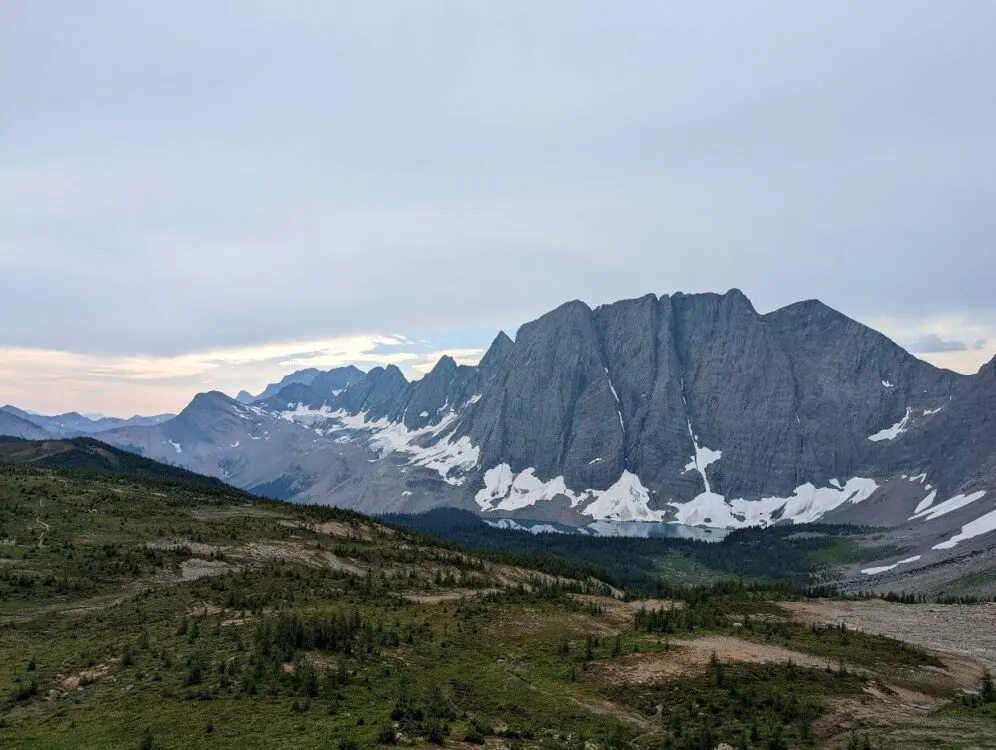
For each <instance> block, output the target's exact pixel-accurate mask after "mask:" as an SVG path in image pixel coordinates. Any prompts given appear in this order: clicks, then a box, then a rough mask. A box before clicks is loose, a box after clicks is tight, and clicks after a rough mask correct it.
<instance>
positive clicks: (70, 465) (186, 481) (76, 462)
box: [0, 437, 232, 490]
mask: <svg viewBox="0 0 996 750" xmlns="http://www.w3.org/2000/svg"><path fill="white" fill-rule="evenodd" d="M0 463H10V464H27V465H30V466H33V467H36V468H40V469H66V470H73V471H83V472H95V473H98V474H101V475H105V476H107V475H110V476H116V477H122V478H129V479H148V480H153V481H161V482H169V483H171V484H172V485H178V486H184V487H192V488H198V489H202V490H223V489H225V490H231V489H232V488H231V487H228V486H227V485H226V484H225V483H224V482H221V481H219V480H217V479H215V478H213V477H206V476H204V475H203V474H197V473H195V472H192V471H188V470H187V469H183V468H180V467H178V466H170V465H169V464H163V463H160V462H158V461H153V460H151V459H148V458H143V457H142V456H137V455H135V454H134V453H130V452H128V451H123V450H121V449H119V448H114V447H113V446H110V445H107V444H106V443H102V442H100V441H99V440H96V439H94V438H72V439H69V440H41V441H38V440H36V441H30V440H17V439H12V438H3V437H0Z"/></svg>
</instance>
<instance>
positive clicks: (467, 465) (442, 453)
mask: <svg viewBox="0 0 996 750" xmlns="http://www.w3.org/2000/svg"><path fill="white" fill-rule="evenodd" d="M280 417H281V418H283V419H286V420H287V421H289V422H302V423H305V424H308V423H312V424H313V423H315V422H317V421H319V420H335V421H336V422H338V423H339V425H340V427H339V429H347V430H356V431H364V432H369V433H370V437H369V438H368V439H367V447H368V448H369V449H370V450H372V451H374V452H375V453H377V456H378V458H384V457H385V456H387V455H389V454H391V453H399V454H401V455H404V456H407V457H408V461H407V463H408V465H409V466H422V467H424V468H427V469H430V470H432V471H435V472H436V473H438V474H439V476H440V477H442V479H443V480H444V481H445V482H446V483H447V484H450V485H453V486H459V485H461V484H463V482H464V477H463V476H462V475H463V474H465V473H466V472H468V471H470V470H471V469H473V468H474V467H475V466H477V462H478V461H479V460H480V451H479V450H478V448H477V447H476V446H475V445H474V444H473V443H472V442H471V440H470V438H469V437H466V436H465V437H461V438H459V439H457V440H454V439H453V438H452V437H450V438H448V439H446V440H440V441H439V442H436V443H434V444H433V442H432V441H433V439H434V438H437V437H438V436H439V435H440V434H441V433H442V432H443V431H444V430H446V428H448V427H449V426H450V425H451V424H452V423H453V421H454V420H455V419H456V418H457V413H456V412H454V411H450V412H449V413H448V414H447V415H446V416H445V417H443V419H441V420H440V421H439V422H438V423H436V424H434V425H427V426H425V427H420V428H419V429H417V430H409V429H408V428H407V427H406V426H405V425H404V423H402V422H391V421H389V420H388V419H387V418H386V417H385V418H382V419H379V420H368V418H367V415H366V413H364V412H361V413H359V414H348V413H346V412H345V411H344V410H342V409H338V410H334V411H333V410H331V409H330V408H329V407H328V406H322V407H320V408H318V409H310V408H308V407H306V406H304V405H301V404H299V405H297V406H296V407H295V408H294V409H292V410H288V411H285V412H282V413H281V414H280ZM332 429H334V428H329V430H332ZM350 440H351V438H345V436H344V437H340V438H336V440H335V441H334V442H337V443H346V442H349V441H350Z"/></svg>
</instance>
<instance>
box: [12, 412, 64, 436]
mask: <svg viewBox="0 0 996 750" xmlns="http://www.w3.org/2000/svg"><path fill="white" fill-rule="evenodd" d="M0 435H3V436H6V437H16V438H24V439H25V440H47V439H48V438H50V437H52V435H51V434H49V433H48V432H46V431H45V430H44V429H42V428H41V427H39V426H38V425H36V424H35V423H34V422H31V421H28V420H27V419H23V418H22V417H20V416H18V415H17V414H16V413H14V412H10V411H6V410H4V409H0Z"/></svg>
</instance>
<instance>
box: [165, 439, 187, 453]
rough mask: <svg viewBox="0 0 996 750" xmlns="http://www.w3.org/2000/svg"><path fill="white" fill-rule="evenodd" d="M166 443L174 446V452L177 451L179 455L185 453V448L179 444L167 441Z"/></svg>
mask: <svg viewBox="0 0 996 750" xmlns="http://www.w3.org/2000/svg"><path fill="white" fill-rule="evenodd" d="M166 442H167V443H168V444H169V445H172V446H173V450H175V451H176V452H177V453H183V448H182V447H181V445H180V444H179V443H174V442H173V441H172V440H167V441H166Z"/></svg>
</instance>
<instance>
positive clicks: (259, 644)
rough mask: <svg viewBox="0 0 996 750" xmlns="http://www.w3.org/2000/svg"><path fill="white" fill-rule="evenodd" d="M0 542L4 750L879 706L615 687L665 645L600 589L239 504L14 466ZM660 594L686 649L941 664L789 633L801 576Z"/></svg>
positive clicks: (893, 650)
mask: <svg viewBox="0 0 996 750" xmlns="http://www.w3.org/2000/svg"><path fill="white" fill-rule="evenodd" d="M0 539H3V540H6V541H5V542H4V544H3V546H0V571H3V573H2V576H0V745H2V746H3V747H5V748H7V747H10V748H38V747H44V748H77V747H102V748H103V747H108V748H148V747H153V748H190V747H212V748H239V749H240V750H243V749H244V748H251V747H272V746H277V745H284V746H290V747H301V748H337V750H338V749H340V748H341V749H342V750H346V748H352V747H357V748H371V747H374V746H376V745H378V744H383V743H387V742H390V741H398V742H403V743H415V744H421V745H435V744H440V743H441V744H444V745H446V744H453V743H456V742H462V741H463V740H464V739H469V740H470V741H471V743H472V744H473V743H478V742H480V741H484V742H487V743H490V744H492V745H495V744H496V743H498V742H500V743H502V744H504V745H506V746H508V747H510V748H516V747H519V746H528V747H549V748H553V747H565V746H568V747H577V748H579V749H580V748H584V747H585V743H586V742H592V743H595V744H597V745H598V746H599V747H600V748H606V749H608V748H617V747H623V746H627V745H630V744H632V745H634V746H635V747H648V748H649V747H672V748H681V747H699V746H703V744H702V743H710V742H711V743H713V744H712V745H710V747H714V746H715V744H716V743H718V742H719V741H728V742H731V743H732V744H734V745H735V746H736V745H737V744H738V743H740V742H741V741H742V740H744V738H746V739H745V741H746V743H747V745H746V746H747V747H750V748H754V750H758V749H759V748H762V747H770V746H778V743H779V742H784V743H788V744H789V745H790V746H793V747H795V746H797V745H800V744H801V745H806V744H810V743H815V744H817V745H818V744H819V742H820V738H819V737H818V736H816V735H815V734H814V733H813V726H814V721H815V720H816V718H817V717H819V716H820V715H822V714H823V713H824V712H825V711H827V710H828V707H829V706H830V705H831V704H832V703H833V702H834V701H835V700H838V699H841V698H845V697H846V698H849V699H850V698H854V699H861V700H864V698H862V697H861V695H862V694H861V685H862V681H863V680H864V679H865V678H864V676H862V675H861V674H856V673H855V672H854V671H853V670H851V671H844V670H840V669H839V668H838V669H830V670H823V669H804V668H802V667H792V666H790V665H774V664H771V665H763V664H761V665H758V664H755V665H748V664H718V663H717V664H711V665H709V666H708V668H704V669H702V670H699V671H693V672H692V673H689V674H686V675H683V676H681V677H679V678H676V679H674V680H672V681H669V682H667V683H664V684H660V685H642V684H629V683H621V682H619V680H617V679H614V678H613V677H612V671H611V670H610V669H607V668H605V667H606V665H611V664H612V663H614V661H615V660H618V659H621V658H623V657H624V656H625V655H626V654H631V653H633V652H635V651H638V650H639V651H645V652H652V651H665V650H667V649H668V646H667V644H666V642H662V643H655V642H654V640H653V639H648V637H647V632H646V630H648V629H649V628H647V627H643V626H642V625H640V623H641V620H640V618H636V625H638V626H639V627H634V617H633V615H632V612H633V610H631V609H630V605H629V603H626V602H620V601H617V600H616V599H614V598H611V597H609V596H607V590H606V588H605V587H604V586H602V585H600V584H599V583H598V582H597V581H595V582H593V581H591V580H588V579H587V578H584V579H583V580H571V579H568V578H560V579H555V578H554V577H552V576H551V575H550V574H549V572H548V573H547V574H541V573H539V572H537V571H533V570H528V569H523V568H521V567H515V566H513V565H511V564H509V562H508V561H507V560H503V559H502V558H501V557H500V556H495V557H487V556H483V557H482V556H477V555H475V554H471V553H468V552H466V551H464V550H461V549H459V548H456V547H454V546H452V545H450V546H439V545H436V544H434V543H432V542H431V541H429V540H427V539H425V538H423V537H421V536H418V535H416V534H409V533H407V532H404V531H401V530H397V529H391V528H385V527H382V526H378V525H375V524H373V523H372V522H371V521H369V520H368V519H364V518H363V517H361V516H358V515H356V514H353V513H349V512H345V511H337V510H332V509H327V508H314V507H301V506H291V505H285V504H280V503H275V502H270V501H265V500H260V499H258V498H254V497H251V496H248V495H246V494H244V493H240V492H237V491H234V490H228V489H215V488H211V487H199V486H196V485H191V484H190V483H186V484H169V483H166V484H164V483H163V482H160V481H147V480H145V479H140V478H135V477H114V476H103V475H99V474H94V473H92V472H90V473H79V472H65V471H52V470H40V469H37V468H23V467H22V468H16V467H15V468H11V467H4V466H0ZM559 565H560V563H551V565H550V566H549V570H561V568H560V567H558V566H559ZM688 565H689V568H687V569H686V570H685V571H684V572H690V571H691V572H695V571H700V570H701V567H700V566H701V564H700V563H698V562H695V561H691V562H689V563H688ZM564 569H565V570H566V569H569V568H564ZM184 571H187V573H188V574H189V573H190V572H191V571H194V572H207V573H210V574H211V575H207V576H205V577H201V578H198V579H196V580H184V575H183V573H184ZM696 575H697V573H696ZM188 577H189V576H188ZM703 578H707V577H706V576H703ZM663 584H664V587H663V589H662V590H666V591H667V592H668V595H669V596H673V597H675V598H678V599H680V600H681V601H682V611H683V612H684V613H685V614H684V615H683V616H684V617H685V618H686V619H685V621H683V622H682V623H680V624H678V625H676V627H681V628H683V630H682V632H683V636H682V637H686V638H687V637H698V636H700V635H705V634H710V633H717V632H719V633H727V634H731V635H736V636H737V637H741V638H747V639H760V640H765V641H769V642H777V643H779V644H782V645H787V646H788V647H790V648H792V649H793V650H798V651H803V652H806V653H812V654H818V655H820V656H821V657H824V656H825V657H826V658H827V660H828V661H834V660H837V659H838V658H839V659H840V660H843V661H845V662H847V663H848V664H859V665H868V667H869V668H874V669H881V668H885V667H888V668H894V667H895V668H898V667H900V666H901V667H904V668H914V667H919V666H922V665H924V664H931V663H933V662H932V661H931V659H932V657H930V656H929V654H926V653H924V652H920V651H919V650H916V649H912V647H908V646H905V645H903V644H899V643H898V642H895V641H890V640H888V639H878V638H876V637H874V636H865V635H861V634H856V633H845V634H841V633H839V632H837V631H825V632H824V631H817V630H812V629H810V628H808V627H805V626H802V625H798V624H795V623H791V622H787V621H786V622H782V621H781V620H777V621H776V619H774V618H782V617H783V616H784V613H783V612H781V611H780V610H779V609H778V608H777V605H776V603H775V601H774V600H775V599H776V598H777V597H778V596H780V595H783V594H784V593H785V591H786V590H787V589H786V587H785V584H780V585H778V586H773V587H768V588H765V587H764V586H750V585H746V584H740V583H737V582H731V581H728V580H726V581H720V582H718V583H713V584H711V585H710V586H705V587H700V588H697V589H681V588H676V587H674V586H672V585H671V581H670V580H665V581H664V582H663ZM749 618H754V621H751V620H750V619H749ZM762 618H764V619H762ZM747 622H751V625H750V626H749V627H748V626H747V625H746V623H747ZM735 623H740V627H737V626H736V625H735ZM658 706H659V707H660V709H658ZM966 711H967V709H966ZM743 716H750V717H752V718H751V720H750V721H749V722H748V721H744V720H742V718H738V717H743ZM703 717H704V718H703ZM966 717H967V718H965V719H964V721H966V722H969V721H977V718H978V715H975V714H973V715H972V716H971V717H968V715H967V714H966ZM956 720H957V721H962V719H957V718H956Z"/></svg>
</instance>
